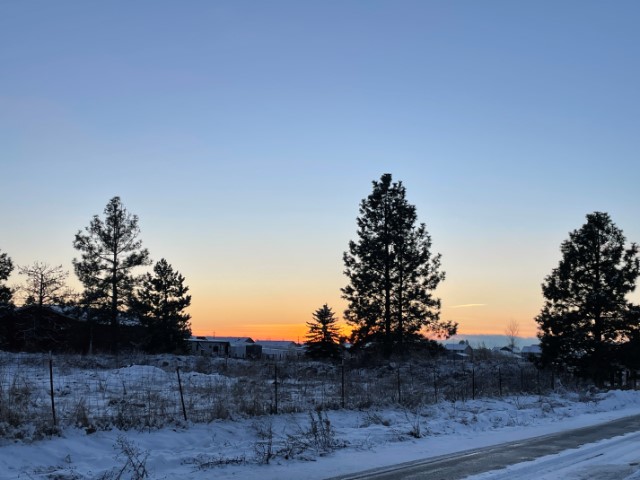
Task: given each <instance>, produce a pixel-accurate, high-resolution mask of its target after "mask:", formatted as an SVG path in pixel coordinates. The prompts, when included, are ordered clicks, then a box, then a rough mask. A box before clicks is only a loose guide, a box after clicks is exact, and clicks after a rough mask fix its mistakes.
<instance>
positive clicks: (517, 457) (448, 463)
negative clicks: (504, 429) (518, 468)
mask: <svg viewBox="0 0 640 480" xmlns="http://www.w3.org/2000/svg"><path fill="white" fill-rule="evenodd" d="M638 431H640V415H635V416H632V417H625V418H622V419H619V420H615V421H612V422H608V423H604V424H600V425H595V426H591V427H584V428H578V429H575V430H567V431H564V432H559V433H554V434H552V435H544V436H542V437H534V438H530V439H526V440H520V441H517V442H509V443H502V444H500V445H494V446H492V447H485V448H480V449H477V450H468V451H466V452H461V453H456V454H453V455H444V456H440V457H433V458H429V459H426V460H417V461H413V462H408V463H402V464H398V465H394V466H391V467H385V468H378V469H374V470H365V471H363V472H359V473H356V474H350V475H343V476H339V477H333V478H331V479H328V480H357V479H374V480H417V479H423V480H424V479H428V480H456V479H462V478H466V477H468V476H471V475H477V474H480V473H484V472H489V471H491V470H497V469H500V468H505V467H507V466H509V465H513V464H516V463H521V462H527V461H530V460H535V459H536V458H540V457H543V456H545V455H552V454H556V453H559V452H562V451H563V450H567V449H571V448H577V447H579V446H581V445H585V444H588V443H593V442H597V441H599V440H604V439H608V438H613V437H617V436H619V435H624V434H626V433H630V432H638Z"/></svg>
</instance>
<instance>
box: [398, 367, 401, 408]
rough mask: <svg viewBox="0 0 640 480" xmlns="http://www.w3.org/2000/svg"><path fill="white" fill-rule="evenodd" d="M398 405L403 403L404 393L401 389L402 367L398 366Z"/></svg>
mask: <svg viewBox="0 0 640 480" xmlns="http://www.w3.org/2000/svg"><path fill="white" fill-rule="evenodd" d="M398 403H402V391H401V387H400V365H398Z"/></svg>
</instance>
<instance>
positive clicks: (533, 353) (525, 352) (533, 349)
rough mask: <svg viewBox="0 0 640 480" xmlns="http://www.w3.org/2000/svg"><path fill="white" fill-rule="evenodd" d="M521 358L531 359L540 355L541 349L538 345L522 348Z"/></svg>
mask: <svg viewBox="0 0 640 480" xmlns="http://www.w3.org/2000/svg"><path fill="white" fill-rule="evenodd" d="M521 354H522V358H526V359H529V360H530V359H532V358H536V357H539V356H540V355H542V348H540V345H529V346H528V347H522V352H521Z"/></svg>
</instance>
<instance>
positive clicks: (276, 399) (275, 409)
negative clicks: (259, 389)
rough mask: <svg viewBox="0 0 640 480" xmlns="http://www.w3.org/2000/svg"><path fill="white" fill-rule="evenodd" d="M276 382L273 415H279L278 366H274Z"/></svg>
mask: <svg viewBox="0 0 640 480" xmlns="http://www.w3.org/2000/svg"><path fill="white" fill-rule="evenodd" d="M273 367H274V380H273V388H274V392H275V395H274V409H273V413H275V414H276V415H277V414H278V365H274V366H273Z"/></svg>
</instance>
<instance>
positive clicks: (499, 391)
mask: <svg viewBox="0 0 640 480" xmlns="http://www.w3.org/2000/svg"><path fill="white" fill-rule="evenodd" d="M498 393H499V394H500V396H502V371H501V370H500V367H498Z"/></svg>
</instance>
